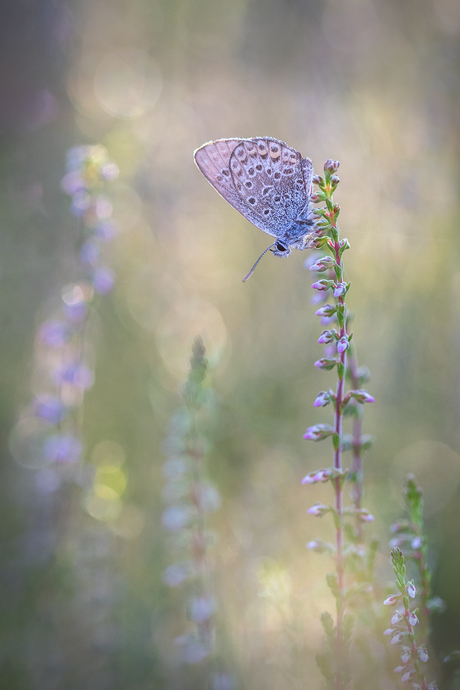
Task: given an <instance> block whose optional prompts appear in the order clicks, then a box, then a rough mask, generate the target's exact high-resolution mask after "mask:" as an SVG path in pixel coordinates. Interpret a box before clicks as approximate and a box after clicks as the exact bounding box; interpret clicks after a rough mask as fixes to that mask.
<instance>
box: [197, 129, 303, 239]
mask: <svg viewBox="0 0 460 690" xmlns="http://www.w3.org/2000/svg"><path fill="white" fill-rule="evenodd" d="M195 161H196V163H197V165H198V167H199V169H200V170H201V172H202V173H203V175H204V176H205V177H206V179H207V180H208V182H210V184H212V186H213V187H214V188H215V189H216V190H217V191H218V192H219V194H220V195H221V196H223V198H224V199H225V200H226V201H228V202H229V203H230V204H231V205H232V206H233V207H234V208H235V209H236V210H237V211H239V212H240V213H241V214H242V215H243V216H244V217H245V218H247V219H248V220H249V221H250V222H251V223H253V225H255V226H256V227H258V228H259V229H260V230H263V232H266V233H267V234H268V235H271V236H272V237H282V236H283V235H284V234H285V231H286V229H287V228H288V227H289V226H290V225H291V223H292V221H293V220H294V219H295V218H296V217H297V216H298V214H299V213H300V212H301V211H302V209H303V208H304V207H305V205H306V204H307V203H308V197H307V196H306V185H305V180H304V172H303V168H302V156H301V154H300V153H299V152H298V151H296V150H295V149H291V148H290V147H289V146H287V145H286V144H285V143H284V142H282V141H279V140H278V139H272V138H270V137H256V138H253V139H220V140H217V141H212V142H209V143H207V144H204V145H203V146H201V147H200V148H199V149H197V151H195Z"/></svg>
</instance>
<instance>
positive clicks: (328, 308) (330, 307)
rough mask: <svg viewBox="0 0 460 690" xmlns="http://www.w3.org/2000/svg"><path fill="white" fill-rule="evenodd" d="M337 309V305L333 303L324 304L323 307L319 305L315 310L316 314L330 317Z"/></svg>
mask: <svg viewBox="0 0 460 690" xmlns="http://www.w3.org/2000/svg"><path fill="white" fill-rule="evenodd" d="M336 311H337V307H336V306H335V305H334V304H325V305H324V306H323V307H320V308H319V309H317V311H315V314H316V316H326V317H328V318H329V317H331V316H334V314H335V312H336Z"/></svg>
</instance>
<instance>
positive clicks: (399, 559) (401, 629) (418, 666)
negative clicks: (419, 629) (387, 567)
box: [384, 547, 437, 690]
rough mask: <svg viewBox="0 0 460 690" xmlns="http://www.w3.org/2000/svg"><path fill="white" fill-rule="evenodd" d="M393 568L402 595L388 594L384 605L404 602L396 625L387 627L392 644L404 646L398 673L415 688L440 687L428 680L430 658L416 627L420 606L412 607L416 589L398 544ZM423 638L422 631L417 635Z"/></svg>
mask: <svg viewBox="0 0 460 690" xmlns="http://www.w3.org/2000/svg"><path fill="white" fill-rule="evenodd" d="M391 560H392V563H393V571H394V574H395V576H396V587H397V589H398V590H399V594H392V595H390V596H389V597H387V598H386V599H385V601H384V604H385V605H387V606H394V605H395V604H402V608H400V609H397V610H396V611H395V612H394V614H393V616H392V618H391V624H392V626H393V627H391V628H388V630H385V633H384V634H385V635H390V636H391V644H394V645H401V662H402V663H401V665H400V666H398V667H397V668H395V673H401V674H402V676H401V680H402V682H403V683H404V682H410V683H411V684H412V687H413V688H414V690H415V689H416V690H437V686H436V684H435V683H434V682H433V683H430V684H429V685H428V682H427V680H426V677H425V673H424V670H423V668H422V664H425V663H426V662H427V661H428V651H427V648H426V644H425V643H424V641H423V639H422V642H421V643H419V644H417V637H416V632H415V627H416V626H417V625H419V619H418V616H417V612H418V608H415V609H413V610H411V608H410V599H414V598H415V596H416V594H417V590H416V588H415V585H414V583H413V582H412V581H410V582H407V581H406V564H405V559H404V555H403V553H402V551H401V549H399V548H398V547H395V548H394V549H393V550H392V552H391ZM418 637H419V638H420V633H419V635H418Z"/></svg>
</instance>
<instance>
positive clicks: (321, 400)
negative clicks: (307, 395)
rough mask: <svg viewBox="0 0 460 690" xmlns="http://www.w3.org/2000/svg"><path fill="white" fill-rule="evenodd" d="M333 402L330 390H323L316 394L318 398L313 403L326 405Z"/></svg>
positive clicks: (316, 405) (317, 405)
mask: <svg viewBox="0 0 460 690" xmlns="http://www.w3.org/2000/svg"><path fill="white" fill-rule="evenodd" d="M330 402H331V394H330V392H329V391H321V393H318V395H317V396H316V400H315V402H314V403H313V405H314V407H326V405H329V403H330Z"/></svg>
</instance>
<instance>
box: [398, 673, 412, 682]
mask: <svg viewBox="0 0 460 690" xmlns="http://www.w3.org/2000/svg"><path fill="white" fill-rule="evenodd" d="M412 678H415V671H406V673H405V674H404V675H403V676H401V681H402V682H403V683H407V681H408V680H412Z"/></svg>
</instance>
